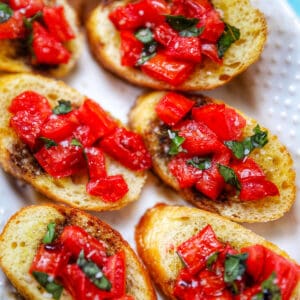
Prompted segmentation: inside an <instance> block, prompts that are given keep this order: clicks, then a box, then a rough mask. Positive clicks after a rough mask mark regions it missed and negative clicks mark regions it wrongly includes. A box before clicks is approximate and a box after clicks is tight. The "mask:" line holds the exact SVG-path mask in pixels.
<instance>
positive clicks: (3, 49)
mask: <svg viewBox="0 0 300 300" xmlns="http://www.w3.org/2000/svg"><path fill="white" fill-rule="evenodd" d="M45 3H46V4H47V3H49V4H50V5H52V4H53V3H54V4H57V5H62V6H64V9H65V15H66V19H67V20H68V22H69V24H70V26H71V28H72V29H73V32H74V33H75V35H76V37H75V38H74V39H72V40H70V41H68V42H67V43H66V44H65V46H66V48H67V50H69V51H70V52H71V54H72V56H71V58H70V60H69V62H68V63H67V64H61V65H59V66H56V67H49V68H47V69H41V68H40V69H39V68H35V67H34V66H32V65H31V64H29V63H28V59H27V58H26V57H23V56H20V54H19V53H18V52H19V50H18V48H19V47H18V44H19V41H17V40H0V72H2V73H28V72H37V73H42V74H44V75H50V76H54V77H63V76H65V75H67V74H68V73H69V72H70V71H71V69H73V68H74V66H75V64H76V62H77V60H78V58H79V56H80V53H81V47H82V37H81V34H80V31H79V27H78V25H79V24H78V20H77V15H76V13H75V11H74V9H73V8H72V7H71V6H70V5H69V4H68V1H66V0H55V1H51V0H47V1H45Z"/></svg>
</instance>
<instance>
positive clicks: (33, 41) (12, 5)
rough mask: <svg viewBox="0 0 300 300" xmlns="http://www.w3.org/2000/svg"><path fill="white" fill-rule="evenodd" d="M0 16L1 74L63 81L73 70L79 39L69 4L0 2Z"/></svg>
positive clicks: (21, 0)
mask: <svg viewBox="0 0 300 300" xmlns="http://www.w3.org/2000/svg"><path fill="white" fill-rule="evenodd" d="M0 16H1V17H0V72H2V73H5V72H7V73H24V72H25V73H27V72H38V73H43V74H45V75H51V76H55V77H63V76H65V75H66V74H67V73H69V72H70V70H71V69H72V68H74V66H75V64H76V62H77V60H78V58H79V55H80V52H81V46H82V38H81V34H80V32H79V27H78V21H77V16H76V13H75V11H74V10H73V8H72V7H71V6H70V5H69V4H68V1H66V0H55V1H49V0H30V1H27V0H18V1H16V0H9V1H4V2H3V1H2V2H1V4H0Z"/></svg>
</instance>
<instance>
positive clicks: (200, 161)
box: [186, 157, 211, 170]
mask: <svg viewBox="0 0 300 300" xmlns="http://www.w3.org/2000/svg"><path fill="white" fill-rule="evenodd" d="M186 163H187V164H188V165H192V166H193V167H195V168H197V169H199V170H207V169H209V168H210V167H211V159H210V158H201V157H193V158H192V159H189V160H188V161H187V162H186Z"/></svg>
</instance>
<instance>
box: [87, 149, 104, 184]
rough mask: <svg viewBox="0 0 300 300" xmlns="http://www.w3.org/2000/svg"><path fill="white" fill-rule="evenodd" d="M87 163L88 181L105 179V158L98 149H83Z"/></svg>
mask: <svg viewBox="0 0 300 300" xmlns="http://www.w3.org/2000/svg"><path fill="white" fill-rule="evenodd" d="M84 153H85V156H86V159H87V163H88V169H89V177H90V179H100V178H103V177H106V176H107V174H106V168H105V157H104V154H103V152H102V150H101V149H100V148H96V147H88V148H85V149H84Z"/></svg>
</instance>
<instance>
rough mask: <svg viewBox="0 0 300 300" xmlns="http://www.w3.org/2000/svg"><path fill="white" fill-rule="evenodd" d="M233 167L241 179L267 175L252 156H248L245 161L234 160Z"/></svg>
mask: <svg viewBox="0 0 300 300" xmlns="http://www.w3.org/2000/svg"><path fill="white" fill-rule="evenodd" d="M231 168H232V169H233V170H234V172H235V173H236V175H237V177H238V179H239V180H240V181H243V180H244V179H247V178H258V177H259V178H264V177H265V174H264V172H263V170H262V169H261V167H260V166H259V165H258V164H257V163H256V162H255V161H254V160H253V159H252V158H251V157H247V158H246V159H244V160H243V161H237V160H236V161H234V162H233V163H232V164H231Z"/></svg>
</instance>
